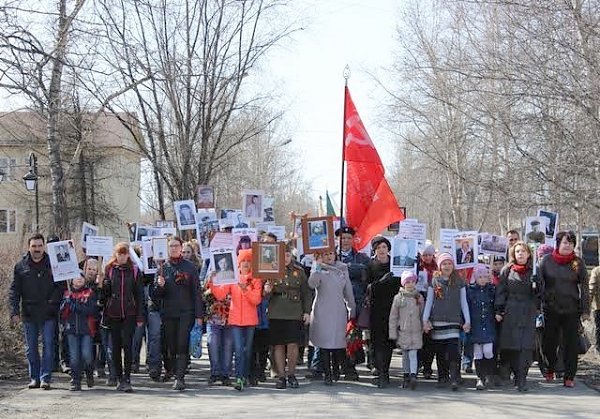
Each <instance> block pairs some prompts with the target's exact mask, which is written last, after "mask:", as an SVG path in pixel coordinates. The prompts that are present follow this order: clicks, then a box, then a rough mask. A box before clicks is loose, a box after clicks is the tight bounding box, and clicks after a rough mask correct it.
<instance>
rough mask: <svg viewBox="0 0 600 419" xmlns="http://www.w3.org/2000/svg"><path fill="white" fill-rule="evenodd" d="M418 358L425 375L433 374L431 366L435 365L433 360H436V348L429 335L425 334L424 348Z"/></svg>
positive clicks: (420, 350)
mask: <svg viewBox="0 0 600 419" xmlns="http://www.w3.org/2000/svg"><path fill="white" fill-rule="evenodd" d="M418 357H419V363H420V364H421V366H422V367H423V374H427V373H429V374H431V373H432V372H433V368H432V367H431V365H432V364H433V358H435V347H434V345H433V340H431V335H430V334H429V333H424V334H423V347H422V348H421V349H419V355H418Z"/></svg>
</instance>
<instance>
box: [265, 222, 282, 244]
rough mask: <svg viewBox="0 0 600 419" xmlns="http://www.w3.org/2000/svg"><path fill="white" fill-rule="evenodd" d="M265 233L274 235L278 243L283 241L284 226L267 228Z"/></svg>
mask: <svg viewBox="0 0 600 419" xmlns="http://www.w3.org/2000/svg"><path fill="white" fill-rule="evenodd" d="M267 233H273V234H275V237H277V240H278V241H284V240H285V226H276V225H271V226H268V227H267Z"/></svg>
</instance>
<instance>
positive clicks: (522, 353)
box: [494, 241, 540, 391]
mask: <svg viewBox="0 0 600 419" xmlns="http://www.w3.org/2000/svg"><path fill="white" fill-rule="evenodd" d="M509 260H510V261H509V263H508V265H507V266H506V267H505V268H504V269H502V272H501V273H500V283H499V284H498V286H497V287H496V299H495V301H494V306H495V310H496V321H497V322H499V323H501V324H502V327H501V328H500V342H499V343H500V344H499V349H500V351H502V353H503V355H502V356H503V357H504V354H506V355H507V357H508V361H509V362H510V369H511V371H512V372H513V374H514V376H515V381H516V385H517V389H518V390H519V391H527V390H528V387H527V372H528V371H529V365H531V362H532V358H533V350H534V349H535V319H536V317H537V313H538V307H539V290H540V287H539V285H538V284H537V282H536V281H535V277H534V276H533V258H532V255H531V250H530V249H529V246H528V245H527V244H526V243H525V242H523V241H518V242H517V243H516V244H514V245H513V246H512V247H511V248H510V251H509Z"/></svg>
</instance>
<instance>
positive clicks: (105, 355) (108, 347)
mask: <svg viewBox="0 0 600 419" xmlns="http://www.w3.org/2000/svg"><path fill="white" fill-rule="evenodd" d="M98 333H100V340H101V342H102V344H101V345H100V351H101V352H102V353H101V354H100V355H99V356H98V369H104V363H105V362H106V364H107V365H108V375H109V376H110V377H114V376H115V372H114V368H113V364H112V339H111V337H110V330H108V329H107V328H106V327H100V328H99V330H98Z"/></svg>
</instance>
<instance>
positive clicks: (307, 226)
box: [302, 216, 335, 254]
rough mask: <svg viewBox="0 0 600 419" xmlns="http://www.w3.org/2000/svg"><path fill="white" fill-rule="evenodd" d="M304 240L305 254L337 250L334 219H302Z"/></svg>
mask: <svg viewBox="0 0 600 419" xmlns="http://www.w3.org/2000/svg"><path fill="white" fill-rule="evenodd" d="M302 240H303V242H302V246H303V248H304V253H305V254H309V253H316V252H327V251H331V250H335V242H334V239H333V218H332V217H331V216H329V217H313V218H302Z"/></svg>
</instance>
